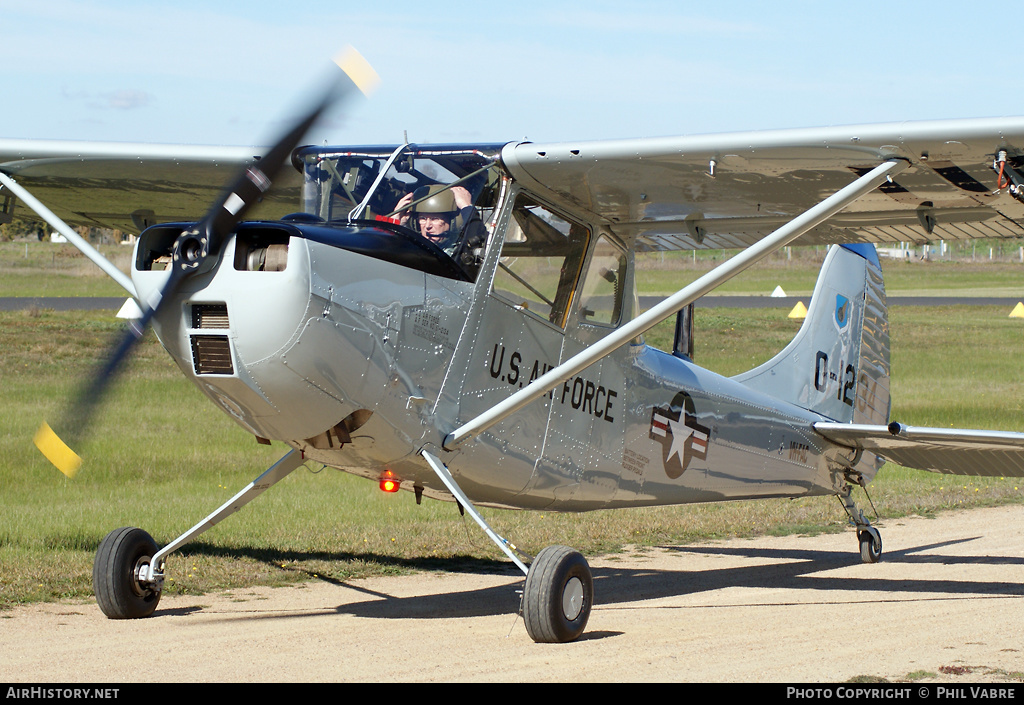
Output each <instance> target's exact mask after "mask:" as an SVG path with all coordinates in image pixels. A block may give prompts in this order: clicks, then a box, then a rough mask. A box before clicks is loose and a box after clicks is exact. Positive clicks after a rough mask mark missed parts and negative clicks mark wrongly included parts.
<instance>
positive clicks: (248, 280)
mask: <svg viewBox="0 0 1024 705" xmlns="http://www.w3.org/2000/svg"><path fill="white" fill-rule="evenodd" d="M487 216H488V217H487V244H486V247H485V248H483V251H482V252H481V253H480V255H479V257H478V259H477V260H476V261H475V263H474V265H473V267H472V268H471V269H470V270H468V272H469V273H467V270H466V269H465V268H463V269H462V270H460V269H459V267H458V266H455V265H453V264H452V263H451V262H447V261H446V258H445V255H444V253H443V252H442V253H440V254H439V252H440V251H439V250H437V249H436V248H430V247H426V248H424V247H422V246H421V245H420V244H419V243H418V242H416V240H415V238H414V237H410V234H409V233H406V232H403V231H402V229H401V227H400V226H398V225H395V224H392V223H390V222H383V223H377V224H374V223H373V222H367V221H356V222H343V223H319V222H317V223H311V222H304V219H302V218H299V219H297V220H294V221H291V222H285V223H248V224H243V225H242V226H240V227H239V228H238V229H237V231H236V234H235V235H233V236H232V237H231V238H229V239H228V240H227V242H226V243H225V245H224V247H223V249H222V252H220V253H219V260H218V262H217V263H216V265H215V266H214V267H213V268H211V269H210V271H208V272H206V273H204V274H198V275H195V276H194V277H192V278H190V279H189V280H188V281H187V282H186V283H185V284H184V285H183V286H182V288H181V291H180V292H179V293H178V295H177V296H178V299H180V300H179V301H176V302H175V303H176V305H175V306H169V307H166V309H167V311H168V313H166V314H165V315H161V316H160V317H159V319H158V320H155V321H154V328H155V330H156V332H157V335H158V336H159V338H160V340H161V342H162V343H163V345H164V346H165V347H166V349H167V350H168V352H169V353H170V354H171V356H172V357H173V358H174V359H175V361H176V362H177V364H178V366H179V367H180V368H181V371H182V372H183V373H184V374H185V375H186V376H187V377H188V378H189V379H191V380H192V381H193V382H194V383H195V384H196V385H197V386H198V387H199V389H201V390H202V391H203V392H204V394H206V395H207V396H208V397H209V398H210V399H211V401H213V402H214V403H215V404H217V405H218V406H219V407H220V408H221V409H222V410H223V411H224V412H225V413H227V414H228V415H229V416H230V417H231V418H232V419H233V420H234V421H235V422H236V423H238V424H239V425H240V426H241V427H242V428H244V429H245V430H246V431H247V432H249V433H252V434H253V435H254V436H256V437H257V438H258V439H261V440H276V441H283V442H284V443H286V444H288V445H290V446H292V447H294V448H298V449H300V450H302V451H303V453H304V454H305V456H306V457H308V458H310V459H312V460H314V461H318V462H321V463H323V464H325V465H328V466H331V467H334V468H338V469H340V470H344V471H347V472H352V473H355V474H358V475H361V476H364V477H368V478H372V479H380V478H382V477H385V476H388V477H393V478H395V479H397V480H398V481H399V482H400V483H401V486H402V488H404V489H407V490H415V491H417V492H422V493H424V494H427V495H428V496H434V497H437V498H442V499H450V495H449V494H448V492H447V490H446V489H445V487H444V486H443V485H442V483H441V482H440V481H439V480H438V478H437V477H436V475H435V474H434V473H433V471H432V470H431V469H430V468H429V466H428V465H427V464H426V463H425V462H424V461H423V459H422V458H421V457H420V455H419V453H420V451H421V450H423V449H428V450H430V451H431V452H433V453H434V454H435V455H437V456H438V457H440V458H441V459H442V460H443V461H444V462H445V464H446V465H447V466H448V467H449V469H450V470H451V472H452V474H453V475H454V477H455V478H456V479H457V481H458V482H459V484H460V486H461V487H462V488H463V490H464V491H465V492H466V493H467V495H468V496H469V498H470V499H471V500H473V501H474V502H476V503H479V504H481V505H490V506H504V507H518V508H536V509H541V508H547V509H552V510H565V511H585V510H592V509H599V508H611V507H623V506H641V505H654V504H675V503H689V502H703V501H720V500H729V499H742V498H754V497H776V496H802V495H809V494H825V493H831V492H835V491H836V489H837V488H838V487H839V484H840V483H841V482H842V473H841V472H839V471H837V469H836V467H837V465H836V463H834V462H833V461H834V459H835V458H834V456H835V453H836V449H835V448H834V447H832V446H830V444H828V443H827V442H826V441H824V440H823V439H822V438H821V437H820V436H818V435H817V434H815V433H814V432H813V430H812V429H811V424H812V423H813V422H815V421H819V420H822V419H823V418H824V417H823V416H821V415H820V414H816V413H814V412H811V411H808V410H806V409H802V408H800V407H798V406H795V405H793V404H789V403H786V402H781V401H779V400H778V399H775V398H773V397H771V396H768V395H766V394H761V393H758V392H755V391H752V390H751V389H749V388H748V387H746V386H744V385H743V384H741V383H739V382H736V381H733V380H730V379H727V378H724V377H722V376H720V375H717V374H714V373H712V372H709V371H708V370H705V369H702V368H701V367H699V366H697V365H695V364H693V363H692V362H690V361H689V360H686V359H683V358H680V357H677V356H674V355H670V354H667V353H665V352H662V351H660V350H656V349H654V348H652V347H650V346H648V345H646V344H644V343H643V342H642V341H640V340H637V341H634V343H633V344H630V345H626V346H624V347H621V348H619V349H618V350H616V351H615V352H613V353H611V354H610V355H609V356H607V357H605V358H604V359H603V360H601V361H600V362H598V363H596V364H594V365H592V366H591V367H588V368H586V369H585V370H583V371H582V372H581V373H579V374H578V375H576V376H574V377H572V378H570V379H568V380H565V381H564V382H563V383H562V384H560V385H559V386H557V387H555V388H553V389H551V390H550V391H549V392H548V393H547V394H545V395H544V396H542V397H541V398H540V399H538V400H536V401H534V402H533V403H531V404H530V405H528V406H527V407H525V408H524V409H523V410H521V411H520V412H518V413H516V414H514V415H512V416H510V417H508V418H506V419H504V420H502V421H501V422H499V423H498V424H497V425H496V426H494V427H492V428H491V429H490V430H488V431H487V432H485V433H483V434H481V435H479V436H478V437H476V438H474V439H473V440H472V441H470V442H467V443H465V444H463V445H462V446H461V447H460V448H459V449H458V450H456V451H454V452H448V451H446V450H444V449H443V448H442V443H443V441H444V438H445V436H446V434H448V433H449V432H450V431H451V430H452V429H453V428H455V427H456V426H457V425H458V424H459V423H461V422H463V421H465V420H467V419H470V418H472V417H474V416H475V415H477V414H479V413H481V412H483V411H486V410H487V409H488V408H490V407H491V406H493V405H494V404H495V403H497V402H499V401H501V400H502V399H504V398H507V397H508V396H509V395H510V394H511V393H512V392H514V391H518V390H519V389H521V388H523V387H524V386H526V385H528V384H529V383H530V382H531V381H533V380H534V379H536V378H537V377H538V376H540V375H541V374H543V373H544V372H546V371H547V370H549V369H551V368H552V367H554V366H555V365H557V364H558V363H560V362H562V361H564V360H565V359H567V358H568V357H570V356H572V355H573V354H575V353H577V352H579V351H580V350H582V349H583V348H584V347H585V346H587V345H589V344H591V343H593V342H595V341H597V340H600V339H601V338H602V337H603V336H605V335H607V334H608V333H609V332H611V331H612V330H614V329H615V327H616V326H618V325H621V324H622V323H624V322H625V321H627V320H629V319H630V318H631V317H632V316H634V315H636V313H637V312H636V310H635V309H636V297H635V295H634V292H635V281H634V276H633V260H632V256H631V254H630V252H629V250H628V248H625V247H623V246H622V244H621V242H620V241H619V240H618V239H617V238H616V236H615V234H614V232H613V231H611V230H610V229H608V228H607V227H606V226H604V225H602V224H597V223H588V222H585V221H584V220H583V219H582V218H581V217H580V215H579V214H578V213H562V212H560V211H558V209H557V208H556V207H554V206H549V205H548V204H546V203H544V202H543V201H541V200H540V199H539V198H537V197H535V196H533V195H531V194H528V193H526V192H525V191H523V190H521V189H520V188H519V187H518V186H517V185H516V184H515V183H514V182H512V181H511V180H509V179H507V178H504V181H503V184H502V189H501V195H500V197H497V198H496V201H495V203H494V204H493V208H491V209H490V210H489V211H488V213H487ZM563 217H564V219H565V222H566V223H567V225H566V226H565V227H562V228H561V231H563V234H564V236H565V237H566V238H567V241H568V242H569V243H570V246H568V247H563V246H561V245H558V246H557V247H555V246H553V245H552V244H551V241H552V238H553V237H555V238H556V239H557V237H556V236H554V235H551V234H550V233H546V234H537V233H538V230H537V229H538V228H540V229H546V228H548V226H549V225H550V224H551V223H555V224H556V225H557V224H558V223H559V222H560V221H559V220H558V219H559V218H563ZM159 227H160V228H163V230H162V231H160V230H156V231H147V233H146V234H144V236H143V238H141V240H140V245H139V249H138V251H137V254H136V257H135V266H134V268H133V279H134V281H135V285H136V287H137V289H138V291H139V294H140V297H141V298H143V299H147V298H149V297H151V296H152V295H153V293H154V292H156V291H158V290H159V289H160V287H161V285H162V283H163V282H164V281H165V280H166V277H167V272H166V271H163V269H162V267H161V265H160V260H159V257H158V256H157V255H158V254H159V249H160V246H159V244H160V243H166V241H167V239H168V238H170V237H172V236H173V233H174V232H175V228H176V226H159ZM552 232H554V231H553V230H552ZM531 242H537V243H542V242H543V243H546V244H544V245H543V247H547V248H548V250H544V251H540V252H539V254H538V253H531V252H529V251H527V246H528V245H530V243H531ZM572 243H576V244H572ZM542 249H543V248H542ZM573 252H576V254H572V253H573ZM531 255H535V256H534V258H533V259H530V256H531ZM602 258H603V259H602ZM552 260H553V261H554V263H553V264H552V263H551V262H552ZM524 262H525V263H527V264H526V265H524V264H523V263H524ZM602 262H603V264H601V263H602ZM527 265H528V266H527ZM545 267H549V268H550V272H551V274H548V273H547V270H545V269H544V268H545ZM556 280H557V281H556ZM595 281H596V282H597V284H598V285H599V286H597V288H594V286H592V284H593V283H594V282H595ZM602 282H604V283H602ZM608 282H612V283H611V284H610V285H609V284H608ZM545 287H550V293H545ZM602 287H604V288H602ZM535 294H536V296H535Z"/></svg>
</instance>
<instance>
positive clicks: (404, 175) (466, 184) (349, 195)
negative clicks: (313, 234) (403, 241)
mask: <svg viewBox="0 0 1024 705" xmlns="http://www.w3.org/2000/svg"><path fill="white" fill-rule="evenodd" d="M500 151H501V145H473V146H465V145H463V146H451V147H449V146H437V145H434V146H431V147H418V146H416V145H401V146H398V147H360V148H337V147H306V148H304V149H301V150H298V152H296V157H295V158H296V159H297V160H301V163H302V166H303V173H304V176H305V180H304V184H303V205H304V210H305V212H306V213H309V214H311V215H314V216H316V217H318V218H320V219H321V220H323V221H325V222H328V223H354V222H361V223H365V222H367V221H370V222H373V223H374V224H383V223H386V224H387V225H386V226H385V227H386V228H400V229H402V230H405V231H408V233H407V234H408V235H410V236H413V235H415V236H419V237H421V238H423V240H425V241H427V242H429V243H430V245H432V246H433V247H436V248H437V249H436V250H435V249H433V247H430V246H428V250H433V252H435V253H436V255H437V256H441V253H442V252H443V253H444V255H447V256H448V257H450V258H451V259H452V260H454V261H455V263H456V264H457V265H458V266H459V267H461V268H462V270H463V271H464V272H465V273H466V275H467V276H468V277H469V278H470V280H475V279H476V275H477V272H478V271H479V267H480V264H481V262H482V260H483V251H484V249H485V247H486V245H487V242H488V240H489V239H490V235H491V232H492V229H493V227H494V214H495V209H496V208H497V205H498V197H499V194H500V192H501V176H500V174H499V173H498V155H499V153H500ZM438 250H440V252H439V251H438Z"/></svg>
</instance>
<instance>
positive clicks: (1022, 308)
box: [1010, 301, 1024, 318]
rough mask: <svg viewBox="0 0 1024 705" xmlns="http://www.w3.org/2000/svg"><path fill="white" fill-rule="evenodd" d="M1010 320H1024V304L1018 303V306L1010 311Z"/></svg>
mask: <svg viewBox="0 0 1024 705" xmlns="http://www.w3.org/2000/svg"><path fill="white" fill-rule="evenodd" d="M1010 318H1024V302H1021V301H1018V302H1017V305H1016V306H1014V307H1013V310H1012V311H1010Z"/></svg>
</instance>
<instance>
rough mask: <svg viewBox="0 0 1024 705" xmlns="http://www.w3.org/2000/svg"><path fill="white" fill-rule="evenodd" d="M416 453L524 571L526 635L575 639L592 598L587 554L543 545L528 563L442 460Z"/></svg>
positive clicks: (544, 639) (552, 640)
mask: <svg viewBox="0 0 1024 705" xmlns="http://www.w3.org/2000/svg"><path fill="white" fill-rule="evenodd" d="M420 454H421V455H422V456H423V458H424V459H425V460H426V461H427V464H428V465H430V467H431V469H433V471H434V472H435V473H436V474H437V476H438V478H440V480H441V482H443V483H444V485H445V487H447V488H448V490H449V491H450V492H451V493H452V494H453V495H454V496H455V498H456V499H457V500H458V501H459V505H460V506H461V507H464V508H465V510H466V511H467V512H469V515H470V516H471V517H473V519H474V521H476V523H477V524H479V525H480V528H481V529H483V530H484V533H486V534H487V536H488V537H490V539H491V540H492V541H494V543H495V544H497V546H498V548H500V549H501V550H502V551H504V552H505V554H506V555H507V556H508V557H509V558H511V559H512V562H513V563H515V564H516V565H517V566H519V569H520V570H522V571H523V573H524V574H525V575H526V586H525V587H524V588H523V602H522V613H523V621H524V622H526V633H527V634H529V635H530V638H531V639H533V640H534V641H536V642H543V643H555V644H560V643H564V642H567V641H573V640H574V639H578V638H579V636H580V635H581V634H582V633H583V630H584V629H585V628H586V626H587V620H588V619H590V607H591V605H592V604H593V603H594V578H593V576H592V574H591V572H590V565H589V564H588V563H587V559H586V558H584V557H583V555H582V554H580V553H578V552H576V551H574V550H572V549H571V548H569V547H567V546H548V547H547V548H545V549H544V550H543V551H541V552H540V554H538V556H537V557H536V558H534V559H533V561H532V563H531V564H530V566H529V567H527V566H526V564H525V563H523V561H522V560H520V558H519V556H517V555H516V553H515V552H514V551H515V550H516V548H515V546H513V545H512V544H510V543H509V542H508V541H507V540H506V539H504V538H502V537H501V536H498V534H496V533H494V530H493V529H491V527H490V526H489V525H488V524H487V522H486V521H485V520H484V518H483V517H482V516H480V513H479V512H478V511H477V510H476V507H474V506H473V504H472V502H470V501H469V498H468V497H466V495H465V493H464V492H463V491H462V488H460V487H459V485H458V483H457V482H455V478H453V477H452V475H451V473H450V472H448V468H447V467H445V465H444V463H442V462H441V460H440V459H439V458H438V457H437V456H435V455H434V454H432V453H430V452H429V451H427V450H423V451H421V452H420Z"/></svg>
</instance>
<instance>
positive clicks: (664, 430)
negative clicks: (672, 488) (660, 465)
mask: <svg viewBox="0 0 1024 705" xmlns="http://www.w3.org/2000/svg"><path fill="white" fill-rule="evenodd" d="M649 437H650V438H651V440H653V441H658V442H659V443H660V444H661V457H662V460H664V462H665V473H666V474H667V475H668V476H669V478H670V479H672V480H674V479H676V478H677V477H679V476H680V475H682V474H683V473H684V472H686V468H687V467H689V465H690V461H691V460H693V459H694V458H697V459H699V460H706V459H707V457H708V441H709V440H710V438H711V429H710V428H708V427H707V426H702V425H701V424H699V423H697V415H696V409H695V407H694V405H693V399H691V398H690V395H689V394H687V393H686V392H679V393H678V394H676V395H675V396H674V397H673V398H672V403H671V404H669V405H668V406H667V407H666V406H656V407H654V408H653V409H652V410H651V431H650V434H649Z"/></svg>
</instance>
